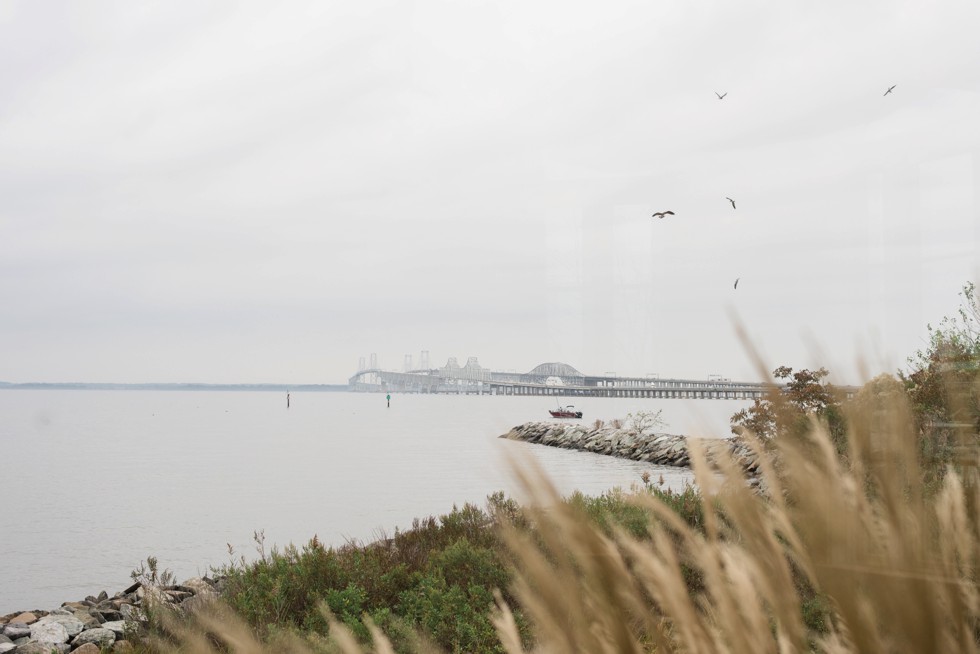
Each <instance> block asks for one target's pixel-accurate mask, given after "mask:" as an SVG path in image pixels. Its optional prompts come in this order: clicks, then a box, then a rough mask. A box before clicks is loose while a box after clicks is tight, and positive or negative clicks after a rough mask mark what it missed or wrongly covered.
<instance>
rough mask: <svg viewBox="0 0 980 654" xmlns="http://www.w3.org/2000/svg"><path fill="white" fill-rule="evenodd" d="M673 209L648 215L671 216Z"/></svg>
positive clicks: (657, 216) (653, 216)
mask: <svg viewBox="0 0 980 654" xmlns="http://www.w3.org/2000/svg"><path fill="white" fill-rule="evenodd" d="M673 215H674V212H673V211H658V212H657V213H655V214H653V215H652V216H650V217H651V218H663V217H664V216H673Z"/></svg>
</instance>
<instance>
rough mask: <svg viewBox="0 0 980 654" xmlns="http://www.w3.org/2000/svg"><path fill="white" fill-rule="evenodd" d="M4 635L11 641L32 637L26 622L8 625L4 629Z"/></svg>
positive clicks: (13, 622) (14, 622) (9, 623)
mask: <svg viewBox="0 0 980 654" xmlns="http://www.w3.org/2000/svg"><path fill="white" fill-rule="evenodd" d="M3 635H4V636H6V637H7V638H9V639H10V640H17V639H18V638H23V637H24V636H30V635H31V628H30V627H29V626H27V623H25V622H16V621H11V622H8V623H7V626H6V627H4V628H3Z"/></svg>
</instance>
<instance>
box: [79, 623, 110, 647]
mask: <svg viewBox="0 0 980 654" xmlns="http://www.w3.org/2000/svg"><path fill="white" fill-rule="evenodd" d="M114 642H116V634H115V633H113V632H112V631H111V630H109V629H106V628H104V627H96V628H95V629H89V630H87V631H83V632H82V633H80V634H78V635H77V636H75V638H74V639H73V640H72V641H71V645H72V647H80V646H81V645H84V644H85V643H94V644H96V645H98V646H99V647H109V646H111V645H112V644H113V643H114Z"/></svg>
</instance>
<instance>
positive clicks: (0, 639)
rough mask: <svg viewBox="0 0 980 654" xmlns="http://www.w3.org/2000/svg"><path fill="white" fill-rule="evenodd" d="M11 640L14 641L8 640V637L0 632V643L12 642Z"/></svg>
mask: <svg viewBox="0 0 980 654" xmlns="http://www.w3.org/2000/svg"><path fill="white" fill-rule="evenodd" d="M12 642H14V641H12V640H10V639H9V638H8V637H6V636H4V635H3V634H2V633H0V645H2V644H4V643H12Z"/></svg>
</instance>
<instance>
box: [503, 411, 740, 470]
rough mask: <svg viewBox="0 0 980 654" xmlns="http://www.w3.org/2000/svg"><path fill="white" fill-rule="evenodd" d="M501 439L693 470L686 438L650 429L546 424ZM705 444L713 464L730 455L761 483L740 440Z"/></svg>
mask: <svg viewBox="0 0 980 654" xmlns="http://www.w3.org/2000/svg"><path fill="white" fill-rule="evenodd" d="M500 438H509V439H511V440H516V441H524V442H526V443H537V444H540V445H550V446H552V447H562V448H565V449H569V450H582V451H583V452H593V453H594V454H605V455H608V456H618V457H621V458H624V459H632V460H634V461H648V462H650V463H654V464H657V465H664V466H677V467H682V468H689V467H690V466H691V456H690V452H689V450H688V443H687V437H686V436H678V435H676V434H665V433H662V432H656V431H653V430H652V429H649V428H648V429H642V430H636V429H627V428H623V427H620V428H617V427H612V426H602V427H593V426H589V425H582V424H575V423H558V422H546V421H542V422H528V423H525V424H523V425H517V426H516V427H514V428H513V429H511V430H510V431H509V432H507V433H506V434H503V435H502V436H500ZM701 442H702V443H703V445H704V450H705V454H706V456H707V458H708V460H709V462H711V461H713V460H716V459H717V457H718V456H720V455H723V454H728V455H730V456H731V457H732V458H733V459H734V460H735V461H736V462H737V463H738V464H739V465H740V466H741V467H742V469H743V470H744V471H745V473H746V476H747V477H748V478H749V480H750V481H751V482H753V483H757V482H756V480H757V478H758V472H759V464H758V461H757V460H756V457H755V454H754V453H753V452H752V450H751V449H749V448H748V447H747V446H746V445H745V444H744V443H742V442H741V441H740V440H739V439H738V438H719V439H702V440H701Z"/></svg>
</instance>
